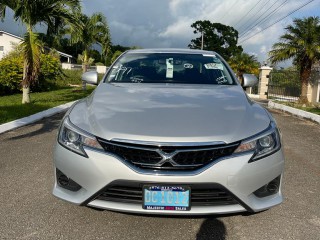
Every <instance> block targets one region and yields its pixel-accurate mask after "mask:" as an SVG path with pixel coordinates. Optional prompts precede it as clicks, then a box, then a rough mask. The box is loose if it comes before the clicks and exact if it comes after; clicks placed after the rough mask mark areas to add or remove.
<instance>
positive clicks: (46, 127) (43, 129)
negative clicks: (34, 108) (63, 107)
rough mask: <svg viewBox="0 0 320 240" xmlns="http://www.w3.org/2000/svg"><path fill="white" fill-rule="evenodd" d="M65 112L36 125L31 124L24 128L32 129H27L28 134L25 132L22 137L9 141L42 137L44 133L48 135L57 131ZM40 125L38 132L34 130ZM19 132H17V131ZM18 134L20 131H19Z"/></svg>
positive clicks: (10, 138) (11, 138)
mask: <svg viewBox="0 0 320 240" xmlns="http://www.w3.org/2000/svg"><path fill="white" fill-rule="evenodd" d="M64 113H65V112H63V113H59V114H56V115H54V116H51V117H48V118H44V119H42V120H39V121H37V122H36V123H33V124H29V125H27V126H24V127H29V128H31V129H27V132H25V131H24V133H22V134H20V135H16V134H15V136H13V137H9V138H8V140H17V139H22V138H30V137H34V136H37V135H41V134H43V133H48V132H52V131H56V130H57V129H58V127H59V125H60V122H61V119H62V118H63V115H64ZM37 125H39V126H40V127H37V129H36V130H32V129H33V126H37ZM16 131H17V130H16ZM17 132H18V131H17Z"/></svg>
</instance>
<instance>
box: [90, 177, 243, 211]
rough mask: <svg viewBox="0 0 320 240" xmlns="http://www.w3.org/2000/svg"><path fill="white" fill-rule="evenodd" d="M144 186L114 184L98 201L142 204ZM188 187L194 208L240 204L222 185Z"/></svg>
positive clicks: (107, 188)
mask: <svg viewBox="0 0 320 240" xmlns="http://www.w3.org/2000/svg"><path fill="white" fill-rule="evenodd" d="M148 184H150V183H148ZM142 185H143V184H141V183H140V184H139V183H132V182H130V183H129V182H128V183H120V184H112V185H111V186H107V187H106V188H105V189H104V190H103V191H102V192H100V194H99V196H98V197H97V198H96V199H98V200H103V201H112V202H123V203H136V204H142ZM155 185H159V184H155ZM177 185H179V184H177ZM186 185H187V184H186ZM188 186H190V187H191V205H192V206H219V205H230V204H237V203H238V202H237V201H236V200H235V199H234V198H233V197H232V196H231V195H230V194H229V193H228V192H227V191H226V190H225V189H224V188H223V187H222V186H220V185H215V184H197V185H196V184H190V185H188Z"/></svg>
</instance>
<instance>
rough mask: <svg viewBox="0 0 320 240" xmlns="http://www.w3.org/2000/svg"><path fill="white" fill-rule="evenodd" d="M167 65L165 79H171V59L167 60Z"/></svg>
mask: <svg viewBox="0 0 320 240" xmlns="http://www.w3.org/2000/svg"><path fill="white" fill-rule="evenodd" d="M166 63H167V73H166V78H173V58H168V59H167V60H166Z"/></svg>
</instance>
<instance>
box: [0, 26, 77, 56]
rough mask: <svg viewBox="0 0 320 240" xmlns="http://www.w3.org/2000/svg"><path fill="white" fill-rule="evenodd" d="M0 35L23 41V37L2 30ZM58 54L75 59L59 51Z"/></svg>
mask: <svg viewBox="0 0 320 240" xmlns="http://www.w3.org/2000/svg"><path fill="white" fill-rule="evenodd" d="M0 33H3V34H7V35H9V36H11V37H14V38H17V39H20V40H22V41H23V38H22V37H19V36H17V35H14V34H12V33H8V32H6V31H3V30H0ZM57 52H58V53H59V55H60V56H63V57H69V58H73V56H72V55H70V54H67V53H64V52H60V51H57Z"/></svg>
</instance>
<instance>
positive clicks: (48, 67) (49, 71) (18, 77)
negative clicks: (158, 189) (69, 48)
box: [0, 50, 62, 95]
mask: <svg viewBox="0 0 320 240" xmlns="http://www.w3.org/2000/svg"><path fill="white" fill-rule="evenodd" d="M61 77H62V69H61V64H60V60H59V58H57V57H56V56H54V55H51V54H42V55H41V65H40V73H39V76H38V78H37V81H36V82H35V83H34V84H33V85H32V86H31V90H32V91H36V92H42V91H48V90H51V89H54V88H55V86H56V85H57V84H56V82H57V80H58V79H59V78H61ZM22 78H23V57H22V53H21V52H19V50H16V52H13V53H10V54H9V55H7V56H6V57H5V58H3V59H2V60H1V61H0V94H1V95H9V94H13V93H17V92H20V91H21V85H20V83H21V81H22Z"/></svg>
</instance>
